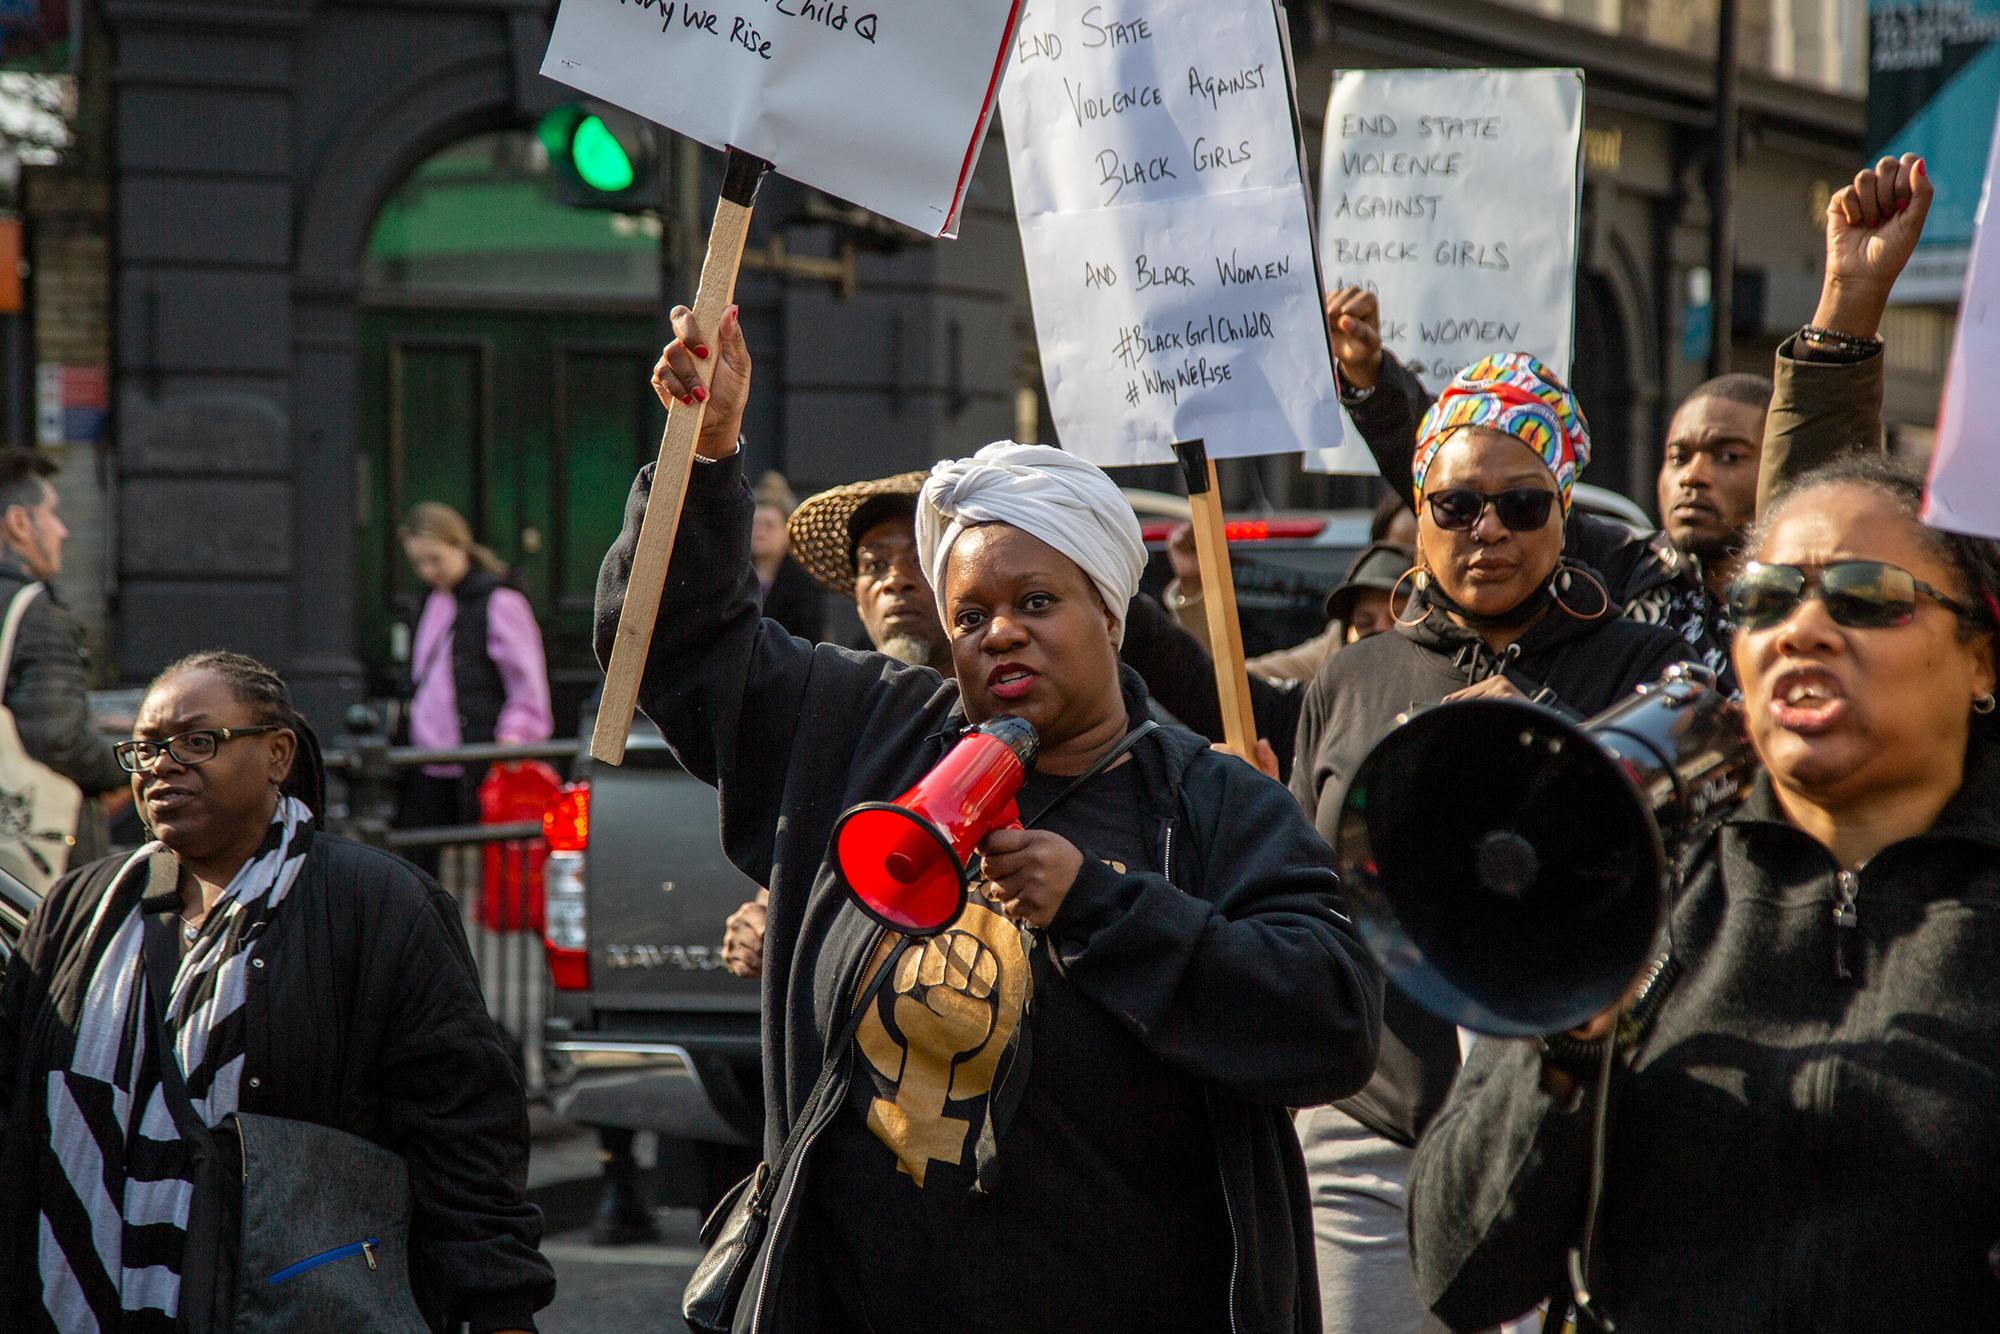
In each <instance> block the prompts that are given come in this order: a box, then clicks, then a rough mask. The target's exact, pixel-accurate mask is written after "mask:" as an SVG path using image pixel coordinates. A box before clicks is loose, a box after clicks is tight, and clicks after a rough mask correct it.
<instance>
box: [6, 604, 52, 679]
mask: <svg viewBox="0 0 2000 1334" xmlns="http://www.w3.org/2000/svg"><path fill="white" fill-rule="evenodd" d="M41 591H42V586H41V585H40V584H38V583H36V584H27V585H25V586H23V587H22V589H21V591H20V592H18V593H16V594H14V599H13V601H11V602H9V603H8V604H7V624H6V627H5V628H4V629H0V688H4V687H5V685H6V682H7V677H8V675H9V674H10V673H12V672H13V670H14V636H15V635H16V634H18V633H19V632H20V629H21V618H22V617H23V616H26V615H27V614H28V604H29V603H31V602H33V601H34V600H35V599H36V598H37V597H39V596H40V595H41Z"/></svg>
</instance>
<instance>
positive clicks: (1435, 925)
mask: <svg viewBox="0 0 2000 1334" xmlns="http://www.w3.org/2000/svg"><path fill="white" fill-rule="evenodd" d="M1648 811H1649V808H1648V805H1647V802H1646V800H1645V799H1644V798H1643V797H1642V795H1641V794H1640V793H1639V792H1638V790H1637V789H1636V788H1635V787H1634V786H1633V784H1632V782H1631V780H1630V778H1629V777H1628V776H1627V775H1626V774H1625V773H1624V772H1623V771H1622V770H1621V769H1620V768H1619V766H1618V765H1617V763H1616V762H1615V761H1614V760H1613V759H1612V758H1611V757H1610V756H1609V755H1607V754H1605V752H1604V751H1603V750H1602V749H1601V748H1600V747H1598V746H1597V745H1595V744H1594V743H1593V742H1592V741H1591V739H1590V737H1589V735H1588V734H1587V733H1586V732H1584V730H1583V729H1581V728H1579V727H1576V726H1574V725H1572V724H1571V723H1569V722H1567V721H1565V720H1563V719H1562V718H1560V717H1558V716H1556V715H1555V714H1553V713H1551V712H1549V711H1548V710H1546V709H1542V708H1539V707H1537V706H1534V705H1531V704H1526V703H1517V702H1510V701H1499V700H1476V701H1461V702H1459V703H1455V704H1452V705H1450V706H1448V707H1444V708H1437V709H1433V710H1429V711H1426V712H1423V713H1420V714H1417V715H1416V716H1414V717H1412V718H1410V719H1409V720H1408V721H1406V722H1404V723H1403V724H1402V725H1400V726H1399V727H1398V728H1397V729H1396V730H1395V731H1393V732H1391V733H1390V734H1389V736H1388V737H1387V738H1385V739H1384V740H1383V742H1382V743H1381V744H1379V745H1378V746H1377V747H1376V748H1375V749H1374V750H1373V751H1371V752H1370V753H1369V755H1368V758H1367V759H1366V760H1365V761H1364V762H1363V763H1362V765H1361V767H1360V769H1359V770H1358V771H1357V772H1356V774H1355V776H1354V779H1353V781H1352V782H1351V783H1350V784H1349V786H1348V791H1347V795H1346V799H1345V801H1344V803H1343V807H1342V811H1341V816H1340V821H1339V825H1338V828H1337V829H1336V831H1335V849H1336V852H1337V853H1338V856H1339V864H1340V871H1341V876H1342V880H1343V885H1344V888H1345V889H1346V891H1347V894H1348V896H1349V900H1350V903H1351V906H1352V907H1353V909H1354V912H1355V919H1356V922H1357V924H1358V925H1359V927H1360V929H1361V932H1362V935H1363V937H1364V939H1365V940H1366V942H1367V944H1368V945H1369V947H1370V948H1371V949H1372V950H1374V952H1375V954H1376V956H1377V957H1378V958H1379V959H1381V960H1382V962H1383V966H1384V970H1385V972H1387V974H1388V975H1389V977H1390V979H1391V980H1392V981H1393V982H1394V983H1395V984H1396V985H1397V986H1399V987H1401V988H1402V990H1403V991H1404V992H1405V993H1406V994H1407V995H1409V996H1410V998H1411V999H1413V1000H1415V1001H1417V1002H1418V1003H1419V1004H1421V1005H1423V1006H1424V1007H1425V1008H1426V1009H1429V1010H1430V1011H1431V1012H1432V1013H1434V1014H1438V1015H1440V1016H1442V1017H1445V1018H1447V1019H1450V1020H1451V1021H1452V1022H1454V1023H1456V1024H1459V1025H1460V1026H1462V1027H1465V1028H1469V1029H1472V1030H1474V1031H1475V1032H1480V1033H1491V1034H1499V1035H1506V1036H1524V1037H1525V1036H1535V1035H1539V1034H1546V1033H1560V1032H1562V1031H1564V1030H1565V1029H1569V1028H1573V1027H1575V1026H1577V1025H1578V1024H1581V1023H1582V1022H1584V1021H1585V1020H1587V1019H1589V1018H1590V1017H1591V1016H1593V1015H1595V1014H1597V1013H1598V1012H1600V1011H1601V1010H1604V1009H1605V1008H1607V1007H1609V1006H1610V1005H1612V1004H1613V1003H1615V1002H1616V1001H1617V1000H1618V999H1619V997H1620V996H1621V995H1622V994H1623V993H1624V991H1625V988H1626V987H1627V985H1628V984H1629V983H1630V982H1631V980H1632V979H1633V978H1634V977H1635V976H1636V975H1637V974H1638V972H1639V970H1640V969H1641V968H1643V967H1644V966H1645V964H1646V963H1647V962H1648V961H1649V960H1650V957H1651V952H1652V949H1653V947H1654V942H1655V939H1656V936H1657V933H1658V931H1659V927H1660V923H1661V919H1662V915H1663V912H1664V900H1663V897H1662V894H1661V888H1660V887H1661V883H1662V875H1663V874H1664V871H1665V866H1666V862H1665V853H1664V851H1663V849H1662V847H1661V842H1660V835H1659V831H1658V829H1657V828H1656V827H1655V825H1654V823H1653V821H1652V819H1651V817H1650V815H1649V813H1648Z"/></svg>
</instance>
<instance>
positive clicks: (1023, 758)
mask: <svg viewBox="0 0 2000 1334" xmlns="http://www.w3.org/2000/svg"><path fill="white" fill-rule="evenodd" d="M1040 747H1041V741H1040V739H1039V738H1037V737H1036V735H1035V729H1034V728H1033V727H1031V726H1030V725H1029V724H1028V723H1027V722H1026V721H1024V720H1023V719H1020V718H1016V717H1014V716H1013V715H1011V714H1005V715H1002V716H1001V717H998V718H994V719H992V720H991V721H988V722H984V723H981V724H980V725H979V726H977V727H975V728H973V729H972V730H971V731H970V732H967V733H966V734H965V738H964V739H963V740H962V741H960V742H959V743H958V744H957V745H956V746H953V747H952V748H951V750H950V752H949V753H948V754H946V755H945V757H944V758H943V759H942V760H939V761H938V765H937V768H935V769H933V770H931V771H930V772H929V773H927V774H925V775H924V777H923V780H922V781H921V782H919V783H918V784H917V785H916V786H915V787H913V788H911V789H910V790H909V791H908V792H905V793H904V794H903V795H902V796H900V797H898V798H896V799H895V800H894V801H864V802H862V803H861V804H860V805H859V806H853V807H850V808H848V810H847V811H845V812H844V813H843V814H842V815H841V817H840V819H838V820H836V821H835V822H834V825H833V854H834V862H835V864H836V865H837V866H838V867H839V868H840V878H841V882H842V883H843V884H844V885H845V886H846V888H847V892H848V893H849V894H851V895H852V896H853V897H854V901H855V902H856V903H858V904H860V905H861V909H862V911H863V912H865V913H867V914H868V915H869V916H870V917H873V918H874V919H875V920H876V921H878V922H880V923H881V924H882V925H884V926H886V927H888V928H889V929H890V930H892V931H900V932H902V933H903V934H904V935H908V936H934V935H936V934H937V933H938V932H940V931H942V930H944V929H945V928H946V927H948V926H950V925H951V924H952V923H953V922H955V921H957V920H958V915H959V913H961V912H963V911H964V910H965V887H966V882H967V880H968V879H969V878H970V877H969V874H968V872H967V870H966V861H967V860H968V859H969V858H970V857H971V856H972V850H973V849H974V848H976V847H978V846H979V840H980V839H982V838H985V837H986V835H987V834H989V833H991V832H992V831H993V830H995V829H1007V828H1019V827H1020V824H1021V812H1020V810H1019V808H1017V807H1016V806H1015V805H1014V795H1015V794H1016V793H1017V792H1019V791H1020V790H1021V782H1022V780H1023V779H1025V778H1026V777H1027V776H1028V766H1029V765H1031V764H1033V763H1034V762H1035V752H1036V751H1037V750H1038V749H1040Z"/></svg>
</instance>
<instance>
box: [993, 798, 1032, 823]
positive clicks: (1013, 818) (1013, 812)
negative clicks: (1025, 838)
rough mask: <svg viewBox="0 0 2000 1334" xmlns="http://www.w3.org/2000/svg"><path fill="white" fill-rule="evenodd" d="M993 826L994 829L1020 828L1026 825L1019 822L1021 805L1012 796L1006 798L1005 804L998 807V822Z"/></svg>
mask: <svg viewBox="0 0 2000 1334" xmlns="http://www.w3.org/2000/svg"><path fill="white" fill-rule="evenodd" d="M993 827H994V828H995V829H1022V828H1025V827H1026V826H1024V825H1023V824H1022V823H1021V807H1020V805H1019V803H1017V802H1016V801H1015V800H1014V799H1013V798H1012V797H1009V798H1007V804H1006V805H1005V806H1003V807H1001V808H1000V823H999V824H996V825H994V826H993Z"/></svg>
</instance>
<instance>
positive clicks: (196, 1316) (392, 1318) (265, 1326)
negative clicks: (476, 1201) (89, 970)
mask: <svg viewBox="0 0 2000 1334" xmlns="http://www.w3.org/2000/svg"><path fill="white" fill-rule="evenodd" d="M145 953H146V974H147V984H146V993H147V994H146V1003H147V1008H148V1010H149V1011H150V1012H151V1019H152V1035H153V1044H154V1048H155V1050H156V1051H157V1053H158V1057H159V1063H160V1084H161V1090H162V1093H163V1095H164V1097H165V1100H166V1104H167V1108H168V1110H169V1111H171V1112H172V1113H173V1118H174V1124H175V1126H176V1127H177V1128H178V1129H179V1130H180V1133H181V1138H182V1140H183V1141H184V1142H185V1143H186V1144H187V1145H188V1146H189V1147H190V1149H191V1150H192V1152H193V1156H194V1196H193V1198H192V1200H191V1201H190V1202H189V1206H188V1227H187V1249H186V1253H185V1255H184V1257H183V1259H182V1262H181V1265H182V1272H181V1300H180V1314H179V1316H178V1318H177V1322H176V1323H177V1325H178V1327H179V1329H180V1330H182V1331H183V1332H184V1334H223V1332H224V1331H229V1332H230V1334H351V1332H352V1331H355V1330H368V1331H371V1334H374V1332H375V1331H381V1334H428V1331H429V1330H430V1324H429V1322H428V1321H427V1320H425V1319H424V1316H423V1312H422V1311H421V1310H420V1309H419V1307H418V1305H417V1299H416V1295H415V1293H414V1292H413V1290H412V1289H411V1286H410V1258H409V1257H410V1215H411V1206H412V1200H411V1194H410V1169H409V1165H408V1164H406V1163H405V1162H404V1161H403V1159H402V1156H401V1155H400V1154H396V1153H392V1152H391V1151H389V1150H388V1149H385V1148H382V1147H381V1146H380V1145H377V1144H373V1143H370V1142H369V1141H368V1140H365V1139H363V1138H361V1137H360V1136H359V1135H350V1134H348V1133H347V1132H346V1131H344V1130H335V1129H333V1128H332V1127H331V1126H322V1125H318V1124H315V1123H314V1122H310V1121H297V1120H292V1119H289V1118H286V1117H281V1116H257V1115H252V1114H250V1113H247V1112H233V1113H231V1114H229V1115H228V1116H225V1117H224V1118H223V1121H222V1124H221V1125H220V1126H217V1127H215V1128H213V1129H211V1128H209V1127H208V1126H206V1125H204V1124H203V1123H202V1120H201V1117H200V1115H199V1114H198V1113H197V1112H196V1111H195V1108H194V1103H193V1101H192V1100H191V1099H190V1098H189V1097H188V1091H187V1082H186V1078H185V1076H184V1075H183V1073H182V1071H181V1068H180V1061H179V1059H178V1058H177V1057H176V1056H175V1055H174V1049H173V1044H172V1043H171V1042H170V1041H169V1040H168V1037H167V1024H166V1006H167V997H168V996H169V995H170V994H171V992H172V987H173V978H174V973H175V971H176V970H177V967H178V953H179V947H178V945H177V944H176V943H175V941H174V928H173V924H172V922H171V921H170V920H169V915H168V914H165V913H155V914H153V915H151V916H150V917H149V918H148V919H147V921H146V926H145Z"/></svg>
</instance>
